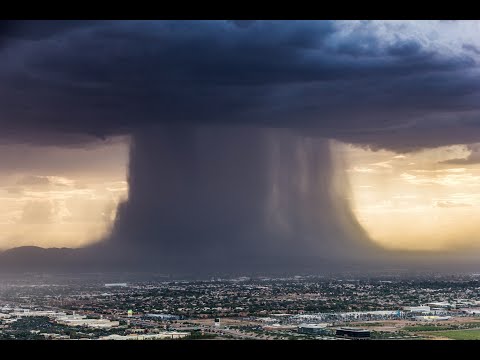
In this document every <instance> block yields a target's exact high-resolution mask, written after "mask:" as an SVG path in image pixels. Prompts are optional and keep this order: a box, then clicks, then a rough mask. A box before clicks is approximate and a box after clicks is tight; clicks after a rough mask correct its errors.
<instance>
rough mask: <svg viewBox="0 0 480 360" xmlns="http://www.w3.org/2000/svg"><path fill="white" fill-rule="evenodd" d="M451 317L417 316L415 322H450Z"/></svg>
mask: <svg viewBox="0 0 480 360" xmlns="http://www.w3.org/2000/svg"><path fill="white" fill-rule="evenodd" d="M450 318H451V316H436V315H432V316H415V320H417V321H446V320H450Z"/></svg>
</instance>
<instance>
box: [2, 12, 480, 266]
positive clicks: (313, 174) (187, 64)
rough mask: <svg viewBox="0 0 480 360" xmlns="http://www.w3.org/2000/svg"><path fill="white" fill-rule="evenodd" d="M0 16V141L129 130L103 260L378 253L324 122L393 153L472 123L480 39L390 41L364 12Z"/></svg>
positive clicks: (288, 258)
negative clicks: (214, 17) (123, 179)
mask: <svg viewBox="0 0 480 360" xmlns="http://www.w3.org/2000/svg"><path fill="white" fill-rule="evenodd" d="M0 26H3V34H4V35H3V37H2V38H3V39H8V41H3V43H2V44H1V45H0V46H1V50H0V63H1V65H2V66H1V68H0V84H1V85H0V127H1V129H2V133H1V134H2V137H3V140H2V141H5V142H20V141H21V142H28V143H35V144H42V145H45V144H58V142H59V141H63V142H66V143H69V142H71V143H73V144H80V146H81V144H86V145H84V146H89V145H88V142H90V141H91V140H92V139H95V138H106V137H109V136H111V135H117V134H131V135H132V138H133V147H132V149H131V154H130V170H129V184H130V188H129V201H128V202H127V203H124V204H123V205H122V206H121V208H120V210H119V215H118V219H117V221H116V224H115V228H114V231H113V234H112V237H111V239H109V241H106V242H103V243H101V244H99V245H97V246H95V247H94V250H92V251H93V252H92V253H91V254H97V255H98V254H100V257H101V260H102V261H106V259H107V258H108V257H106V255H107V254H108V255H112V254H120V255H119V256H121V262H120V263H121V264H125V261H126V260H127V259H128V260H129V261H133V262H135V264H136V265H139V264H157V265H160V264H166V263H168V267H170V268H175V267H176V268H177V269H178V268H191V269H195V271H201V270H202V269H206V268H209V267H210V268H213V269H215V268H217V266H220V265H219V264H222V266H224V267H226V268H228V267H230V268H231V267H233V266H234V264H235V265H238V266H241V265H242V264H243V265H244V266H246V265H248V266H250V265H252V263H255V262H256V263H257V265H259V264H260V265H262V264H263V265H265V262H274V263H276V264H277V265H279V266H284V265H285V266H286V265H292V264H297V265H298V264H300V263H302V262H303V261H304V260H305V259H306V258H308V257H309V256H311V257H312V259H313V262H314V263H318V262H319V259H339V258H342V256H343V258H344V259H346V258H348V256H351V255H355V256H371V257H372V256H375V255H374V254H377V252H375V251H376V250H375V251H374V249H373V247H372V246H368V243H367V241H366V235H365V234H364V232H363V230H362V229H361V228H360V226H359V225H358V223H357V222H356V220H355V218H354V217H353V215H352V214H351V210H350V208H349V205H348V201H347V198H348V196H349V194H348V184H347V183H346V182H345V181H344V180H342V179H341V176H340V177H334V176H335V174H334V169H335V166H334V164H333V163H332V159H331V154H330V150H329V147H328V145H327V143H326V141H325V140H324V138H335V139H340V140H344V141H348V142H352V143H357V144H361V145H363V146H369V147H372V148H388V149H393V150H395V151H400V152H401V151H411V150H415V149H419V148H423V147H431V146H439V145H448V144H455V143H465V142H473V141H475V140H474V139H477V138H478V136H479V135H480V127H479V126H478V115H479V113H480V109H479V104H480V102H479V97H478V94H479V90H480V81H479V80H480V79H479V73H478V69H477V67H476V60H475V59H474V57H473V56H474V55H475V52H473V53H472V51H471V50H472V49H469V48H468V47H467V48H465V47H464V49H463V50H462V51H458V52H453V53H452V52H442V51H440V50H439V49H440V48H441V47H436V46H428V47H427V46H426V45H425V42H422V41H421V39H418V38H416V37H411V38H410V39H404V38H401V37H399V36H393V37H391V38H390V39H389V40H388V41H387V40H385V39H384V38H383V37H382V35H380V34H381V33H380V32H377V31H376V30H377V29H376V26H377V25H375V24H374V23H372V22H364V23H361V24H360V25H359V26H357V28H355V29H354V30H353V31H350V32H347V33H345V32H344V31H343V30H345V29H342V28H341V27H339V26H338V23H335V22H330V21H296V22H285V21H203V22H192V21H176V22H171V21H164V22H154V21H143V22H139V21H118V22H115V21H114V22H85V23H83V22H76V23H70V22H69V23H65V24H62V23H55V24H53V23H52V24H50V23H45V24H41V23H31V22H25V23H15V24H13V25H12V24H11V23H7V24H6V25H5V23H4V24H3V25H0ZM12 26H13V27H12ZM37 30H38V31H37ZM53 132H55V133H56V134H55V135H52V133H53ZM58 134H63V135H62V136H59V135H58ZM68 139H70V140H68ZM339 185H342V191H341V192H338V191H336V190H335V189H334V188H335V187H336V186H339ZM97 249H103V250H97ZM92 256H93V255H92ZM122 256H123V257H122ZM345 261H348V260H344V262H345Z"/></svg>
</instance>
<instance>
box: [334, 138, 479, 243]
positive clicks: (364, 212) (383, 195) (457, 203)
mask: <svg viewBox="0 0 480 360" xmlns="http://www.w3.org/2000/svg"><path fill="white" fill-rule="evenodd" d="M335 147H336V149H337V150H338V151H339V152H341V153H342V154H343V156H344V157H345V159H346V163H347V166H346V170H347V171H346V172H347V174H348V176H349V180H350V183H351V186H352V196H351V199H350V202H351V206H352V209H353V211H354V213H355V215H356V217H357V219H358V220H359V222H360V224H361V225H362V226H363V227H364V228H365V230H366V231H367V232H368V234H369V236H370V238H371V239H372V240H373V241H375V242H376V243H378V244H380V245H382V246H383V247H385V248H389V249H398V250H433V251H436V250H449V249H452V250H460V249H462V248H467V247H477V246H480V235H479V234H480V224H479V223H478V219H479V218H480V165H479V164H476V163H473V162H472V163H470V164H469V163H465V162H458V159H468V158H471V157H472V153H473V152H474V150H475V149H476V148H477V145H476V144H474V145H468V146H467V145H458V146H447V147H440V148H436V149H428V150H423V151H420V152H415V153H409V154H406V155H396V154H395V153H393V152H389V151H377V152H373V151H370V150H366V149H362V148H358V147H354V146H351V145H345V144H339V143H337V144H336V145H335ZM453 160H455V161H453Z"/></svg>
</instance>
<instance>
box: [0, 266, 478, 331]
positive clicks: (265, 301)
mask: <svg viewBox="0 0 480 360" xmlns="http://www.w3.org/2000/svg"><path fill="white" fill-rule="evenodd" d="M27 278H28V279H29V280H27ZM117 278H118V277H117ZM117 278H115V281H111V279H109V278H108V276H106V275H91V274H90V275H85V276H83V275H82V276H79V275H76V276H74V277H69V276H66V275H65V276H60V275H57V276H45V275H36V276H30V277H24V278H22V279H21V280H19V279H3V280H2V282H1V287H0V339H102V340H150V339H169V340H172V339H278V340H281V339H289V340H293V339H298V340H302V339H312V340H313V339H318V340H324V339H330V340H334V339H335V340H336V339H339V340H340V339H341V340H350V339H476V338H480V276H477V274H461V275H448V276H447V275H432V274H427V275H415V276H397V275H375V276H361V277H358V276H354V275H351V274H349V275H348V274H347V275H342V276H336V277H335V278H333V277H327V276H325V277H324V276H300V275H299V276H289V277H266V276H252V277H246V276H241V277H226V276H225V277H212V278H209V279H208V280H198V279H197V280H180V279H173V278H170V277H168V276H156V277H155V279H156V280H149V281H144V280H140V279H136V278H135V277H131V276H124V277H123V278H122V281H117ZM125 279H127V280H125Z"/></svg>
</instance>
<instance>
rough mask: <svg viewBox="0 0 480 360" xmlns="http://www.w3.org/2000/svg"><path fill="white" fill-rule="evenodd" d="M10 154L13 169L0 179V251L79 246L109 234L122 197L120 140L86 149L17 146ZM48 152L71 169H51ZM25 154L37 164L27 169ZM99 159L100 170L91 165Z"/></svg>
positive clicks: (124, 190) (124, 188) (125, 151)
mask: <svg viewBox="0 0 480 360" xmlns="http://www.w3.org/2000/svg"><path fill="white" fill-rule="evenodd" d="M10 150H11V148H10ZM15 150H16V151H17V154H18V156H17V158H16V159H14V158H13V157H10V159H9V160H10V161H12V160H15V161H16V162H17V164H16V165H17V166H15V169H11V170H10V171H9V172H8V175H3V176H1V177H0V202H1V204H2V206H1V208H0V249H7V248H13V247H18V246H31V245H35V246H41V247H81V246H84V245H87V244H90V243H92V242H95V241H99V240H101V239H102V238H103V237H104V236H105V235H108V233H109V231H110V229H111V226H112V224H113V221H114V220H115V216H116V212H117V207H118V205H119V203H120V202H122V201H124V200H126V198H127V192H128V184H127V181H126V171H127V170H126V167H127V160H128V159H127V156H128V142H127V141H126V140H125V139H114V140H110V141H109V142H108V143H106V144H102V143H101V144H96V145H94V146H92V147H88V148H86V149H83V148H80V149H72V148H64V149H62V148H55V149H52V148H49V147H34V146H28V145H22V146H20V145H19V146H16V149H15ZM52 151H56V152H57V153H63V154H62V155H57V157H58V156H62V157H64V158H65V159H69V160H70V161H71V164H70V166H69V167H67V169H53V168H52V167H51V166H50V165H49V161H50V160H51V157H50V156H49V154H50V153H51V152H52ZM25 153H31V154H32V153H34V154H35V155H34V156H35V159H36V160H37V161H36V166H35V167H32V168H31V169H30V170H29V169H28V168H27V167H26V166H24V165H25V164H22V161H23V162H25V161H26V160H25V159H22V155H24V154H25ZM88 159H92V166H90V167H89V166H88V165H87V164H88ZM30 160H31V159H30ZM102 160H103V161H104V162H105V167H104V168H103V169H101V168H98V167H96V166H95V163H97V162H101V161H102ZM12 163H13V161H12ZM75 163H77V164H78V169H75V165H74V164H75ZM42 164H43V165H42ZM42 167H43V168H44V170H43V171H42Z"/></svg>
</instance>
